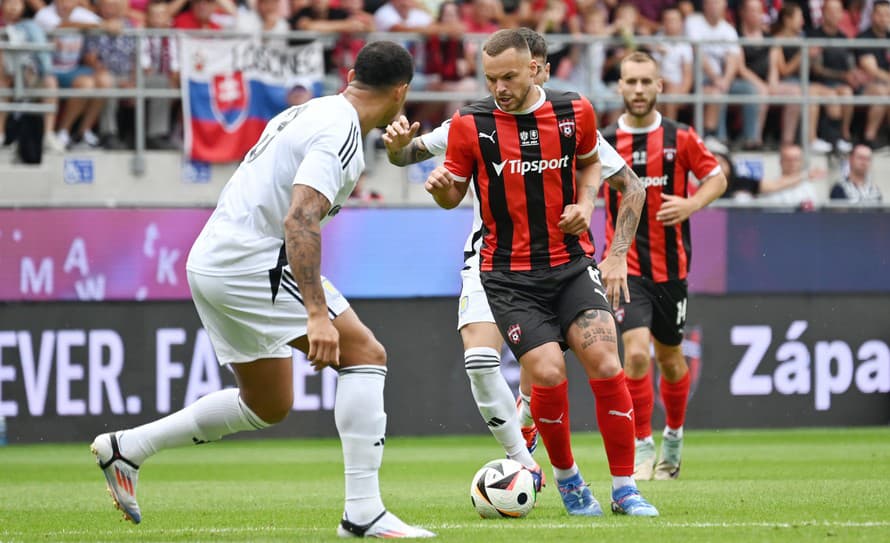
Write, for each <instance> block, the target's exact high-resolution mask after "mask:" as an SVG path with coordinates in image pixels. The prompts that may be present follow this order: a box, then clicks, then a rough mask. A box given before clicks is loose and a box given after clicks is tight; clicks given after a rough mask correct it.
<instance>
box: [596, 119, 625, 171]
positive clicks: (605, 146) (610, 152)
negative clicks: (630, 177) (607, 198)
mask: <svg viewBox="0 0 890 543" xmlns="http://www.w3.org/2000/svg"><path fill="white" fill-rule="evenodd" d="M596 136H597V139H598V140H599V152H600V164H602V165H603V173H602V178H603V180H606V179H608V178H610V177H612V176H613V175H615V174H616V173H618V172H620V171H621V168H624V167H625V166H627V164H626V163H625V162H624V159H623V158H621V155H619V154H618V151H616V150H615V148H614V147H612V144H610V143H609V142H608V141H606V139H605V138H603V135H602V134H600V132H599V130H597V131H596Z"/></svg>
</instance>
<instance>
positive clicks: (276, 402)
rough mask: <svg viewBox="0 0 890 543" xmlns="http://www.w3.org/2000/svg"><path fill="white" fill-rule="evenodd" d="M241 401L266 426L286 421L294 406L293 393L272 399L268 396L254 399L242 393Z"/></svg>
mask: <svg viewBox="0 0 890 543" xmlns="http://www.w3.org/2000/svg"><path fill="white" fill-rule="evenodd" d="M241 399H242V401H244V404H245V405H246V406H247V407H249V408H250V410H251V411H253V412H254V414H255V415H256V416H258V417H259V418H261V419H262V420H263V422H265V423H268V424H278V423H279V422H281V421H283V420H284V419H286V418H287V415H288V413H290V411H291V409H292V408H293V405H294V395H293V392H291V393H290V394H289V395H287V394H280V395H278V396H277V397H274V398H270V397H268V396H262V397H260V398H254V397H252V396H250V395H246V394H244V391H242V393H241Z"/></svg>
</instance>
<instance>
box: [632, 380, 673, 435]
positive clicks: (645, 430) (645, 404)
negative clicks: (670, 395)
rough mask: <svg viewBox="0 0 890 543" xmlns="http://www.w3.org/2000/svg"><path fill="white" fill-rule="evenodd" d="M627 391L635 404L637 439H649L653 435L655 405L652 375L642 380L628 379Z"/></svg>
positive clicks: (635, 433) (635, 432) (635, 431)
mask: <svg viewBox="0 0 890 543" xmlns="http://www.w3.org/2000/svg"><path fill="white" fill-rule="evenodd" d="M627 390H628V392H630V397H631V398H632V399H633V404H634V435H635V436H636V438H637V439H643V438H645V437H649V436H651V435H652V409H653V406H654V404H655V391H654V390H653V386H652V373H651V372H650V373H647V374H646V375H645V376H644V377H642V378H641V379H631V378H630V377H627ZM662 390H664V389H662Z"/></svg>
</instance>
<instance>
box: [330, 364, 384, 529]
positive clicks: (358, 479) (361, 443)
mask: <svg viewBox="0 0 890 543" xmlns="http://www.w3.org/2000/svg"><path fill="white" fill-rule="evenodd" d="M385 380H386V366H374V365H363V366H351V367H349V368H345V369H342V370H340V376H339V377H338V379H337V396H336V399H335V401H334V420H335V421H336V423H337V432H338V433H339V434H340V443H341V445H342V447H343V468H344V473H345V474H346V508H345V512H346V516H347V518H349V520H350V521H352V522H354V523H355V524H366V523H368V522H371V521H372V520H373V519H374V518H375V517H376V516H377V515H379V514H380V512H381V511H383V500H382V499H381V498H380V484H379V481H378V477H377V473H378V471H379V470H380V464H381V463H382V462H383V444H384V442H385V435H386V413H385V412H384V411H383V384H384V381H385Z"/></svg>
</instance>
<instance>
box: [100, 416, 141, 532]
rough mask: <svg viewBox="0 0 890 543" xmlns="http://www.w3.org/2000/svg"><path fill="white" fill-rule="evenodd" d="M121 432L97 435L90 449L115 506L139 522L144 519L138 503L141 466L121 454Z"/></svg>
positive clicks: (128, 517) (125, 515)
mask: <svg viewBox="0 0 890 543" xmlns="http://www.w3.org/2000/svg"><path fill="white" fill-rule="evenodd" d="M119 434H120V432H117V433H108V434H102V435H100V436H98V437H96V439H94V440H93V444H92V445H90V451H91V452H92V453H93V454H94V455H95V456H96V463H97V464H99V469H101V470H102V473H103V474H104V475H105V482H106V485H107V486H108V493H109V494H111V499H113V500H114V506H115V507H116V508H117V509H119V510H120V511H121V512H123V514H124V519H125V520H129V521H130V522H132V523H133V524H139V523H140V522H141V521H142V513H140V511H139V504H138V503H136V483H137V482H138V481H139V466H137V465H136V464H134V463H133V462H131V461H130V460H128V459H126V458H124V456H123V455H122V454H121V451H120V448H119V447H118V444H117V438H118V435H119Z"/></svg>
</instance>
